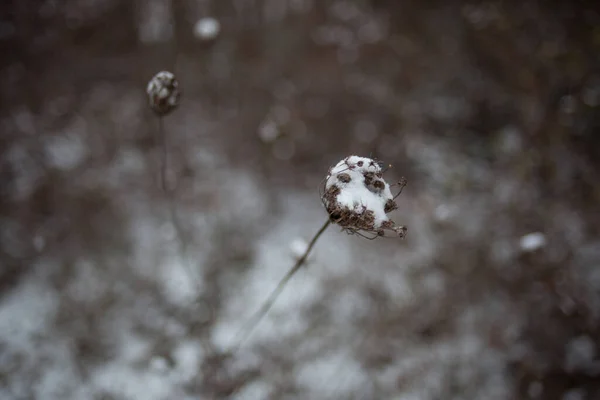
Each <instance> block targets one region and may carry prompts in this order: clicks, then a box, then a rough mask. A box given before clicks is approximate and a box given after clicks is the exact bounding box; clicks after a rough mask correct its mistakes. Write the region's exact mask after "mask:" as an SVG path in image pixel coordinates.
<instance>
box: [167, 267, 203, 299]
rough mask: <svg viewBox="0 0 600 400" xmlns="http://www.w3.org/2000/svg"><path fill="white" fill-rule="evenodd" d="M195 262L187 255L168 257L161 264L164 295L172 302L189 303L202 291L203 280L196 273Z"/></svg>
mask: <svg viewBox="0 0 600 400" xmlns="http://www.w3.org/2000/svg"><path fill="white" fill-rule="evenodd" d="M196 265H197V263H196V262H194V261H192V260H188V258H187V257H179V256H178V257H170V258H168V259H167V260H165V262H163V264H162V266H161V279H160V282H161V283H162V287H163V291H164V294H165V296H166V297H167V299H168V300H169V301H171V302H172V303H173V304H178V305H189V304H190V303H192V302H193V301H194V300H195V299H196V298H197V296H198V295H199V294H200V293H199V292H201V291H202V285H203V281H202V280H201V277H200V276H199V275H198V274H197V273H196V268H195V267H196Z"/></svg>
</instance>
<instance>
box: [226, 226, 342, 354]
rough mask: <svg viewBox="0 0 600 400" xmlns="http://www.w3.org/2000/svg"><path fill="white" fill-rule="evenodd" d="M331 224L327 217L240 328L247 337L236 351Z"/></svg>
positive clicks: (240, 342) (237, 347) (240, 341)
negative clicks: (302, 252)
mask: <svg viewBox="0 0 600 400" xmlns="http://www.w3.org/2000/svg"><path fill="white" fill-rule="evenodd" d="M330 224H331V221H330V220H329V219H327V221H326V222H325V224H323V226H322V227H321V229H319V230H318V231H317V233H316V234H315V236H313V238H312V239H311V241H310V242H309V243H308V246H307V247H306V250H305V251H304V254H302V256H301V257H300V258H299V259H298V260H297V261H296V263H295V264H294V266H293V267H292V268H291V269H290V270H289V271H288V272H287V274H285V276H284V277H283V278H282V279H281V281H280V282H279V284H278V285H277V287H275V290H273V292H271V294H270V295H269V297H268V298H267V300H266V301H265V302H264V303H263V305H262V307H261V308H260V309H259V310H258V311H257V312H256V313H255V314H254V315H253V316H252V318H250V319H249V320H248V321H247V322H246V323H245V324H244V326H243V328H242V329H241V330H240V333H239V334H238V338H239V337H240V336H241V335H242V334H245V335H246V337H245V338H243V339H239V340H238V345H237V346H236V347H235V348H234V351H235V350H237V349H239V348H240V347H241V345H242V344H243V343H244V340H246V339H247V338H248V337H249V336H250V334H251V333H252V331H253V330H254V328H256V326H257V325H258V323H259V322H260V321H261V319H262V318H263V317H264V316H265V315H267V313H268V312H269V310H270V309H271V307H272V306H273V304H274V303H275V300H277V297H278V296H279V295H280V294H281V292H282V291H283V288H284V287H285V285H286V284H287V283H288V281H289V280H290V279H291V278H292V276H294V274H295V273H296V272H297V271H298V270H299V269H300V267H302V265H303V264H304V263H305V262H306V259H307V258H308V255H309V254H310V251H311V250H312V248H313V247H314V245H315V243H316V242H317V240H318V239H319V237H320V236H321V234H322V233H323V232H325V229H327V227H328V226H329V225H330Z"/></svg>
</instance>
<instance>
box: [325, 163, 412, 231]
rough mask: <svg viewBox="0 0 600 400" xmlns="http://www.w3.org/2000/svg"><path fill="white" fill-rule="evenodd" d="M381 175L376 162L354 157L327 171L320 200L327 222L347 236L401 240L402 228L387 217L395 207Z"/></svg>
mask: <svg viewBox="0 0 600 400" xmlns="http://www.w3.org/2000/svg"><path fill="white" fill-rule="evenodd" d="M383 172H384V170H383V168H382V167H381V165H380V164H379V163H378V162H377V161H376V160H374V159H371V158H366V157H358V156H350V157H346V158H345V159H343V160H342V161H340V162H339V163H337V164H336V165H335V166H334V167H333V168H331V169H330V171H329V174H328V175H327V179H326V181H325V191H324V194H323V196H322V201H323V205H324V206H325V208H326V210H327V213H328V214H329V217H330V219H331V221H332V222H334V223H336V224H338V225H339V226H341V227H342V229H344V230H346V231H347V232H348V233H359V234H360V233H361V232H369V233H373V234H375V235H376V236H384V235H385V231H392V232H394V233H395V234H396V235H398V236H400V237H404V236H405V235H406V230H407V229H406V227H404V226H399V225H396V224H395V223H394V222H393V221H392V220H391V219H389V217H388V216H387V214H388V213H390V212H391V211H393V210H395V209H397V208H398V206H397V204H396V202H395V201H394V196H393V195H392V192H391V190H390V185H389V184H388V183H387V182H386V181H385V180H384V179H383ZM404 184H405V183H404Z"/></svg>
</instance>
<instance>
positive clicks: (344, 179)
mask: <svg viewBox="0 0 600 400" xmlns="http://www.w3.org/2000/svg"><path fill="white" fill-rule="evenodd" d="M338 179H339V180H340V182H343V183H348V182H350V180H351V178H350V175H349V174H339V175H338Z"/></svg>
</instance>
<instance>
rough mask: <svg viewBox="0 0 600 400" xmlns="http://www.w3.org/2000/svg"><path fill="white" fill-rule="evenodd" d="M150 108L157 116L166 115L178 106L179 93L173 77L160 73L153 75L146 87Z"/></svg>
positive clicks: (168, 73)
mask: <svg viewBox="0 0 600 400" xmlns="http://www.w3.org/2000/svg"><path fill="white" fill-rule="evenodd" d="M146 93H147V94H148V102H149V104H150V108H152V111H154V112H155V113H156V114H158V115H159V116H163V115H167V114H168V113H170V112H171V111H173V110H174V109H175V108H176V107H177V106H178V105H179V98H180V96H181V93H180V91H179V82H177V79H175V75H173V74H172V73H171V72H168V71H161V72H159V73H158V74H156V75H154V76H153V77H152V79H150V82H148V86H147V87H146Z"/></svg>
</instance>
